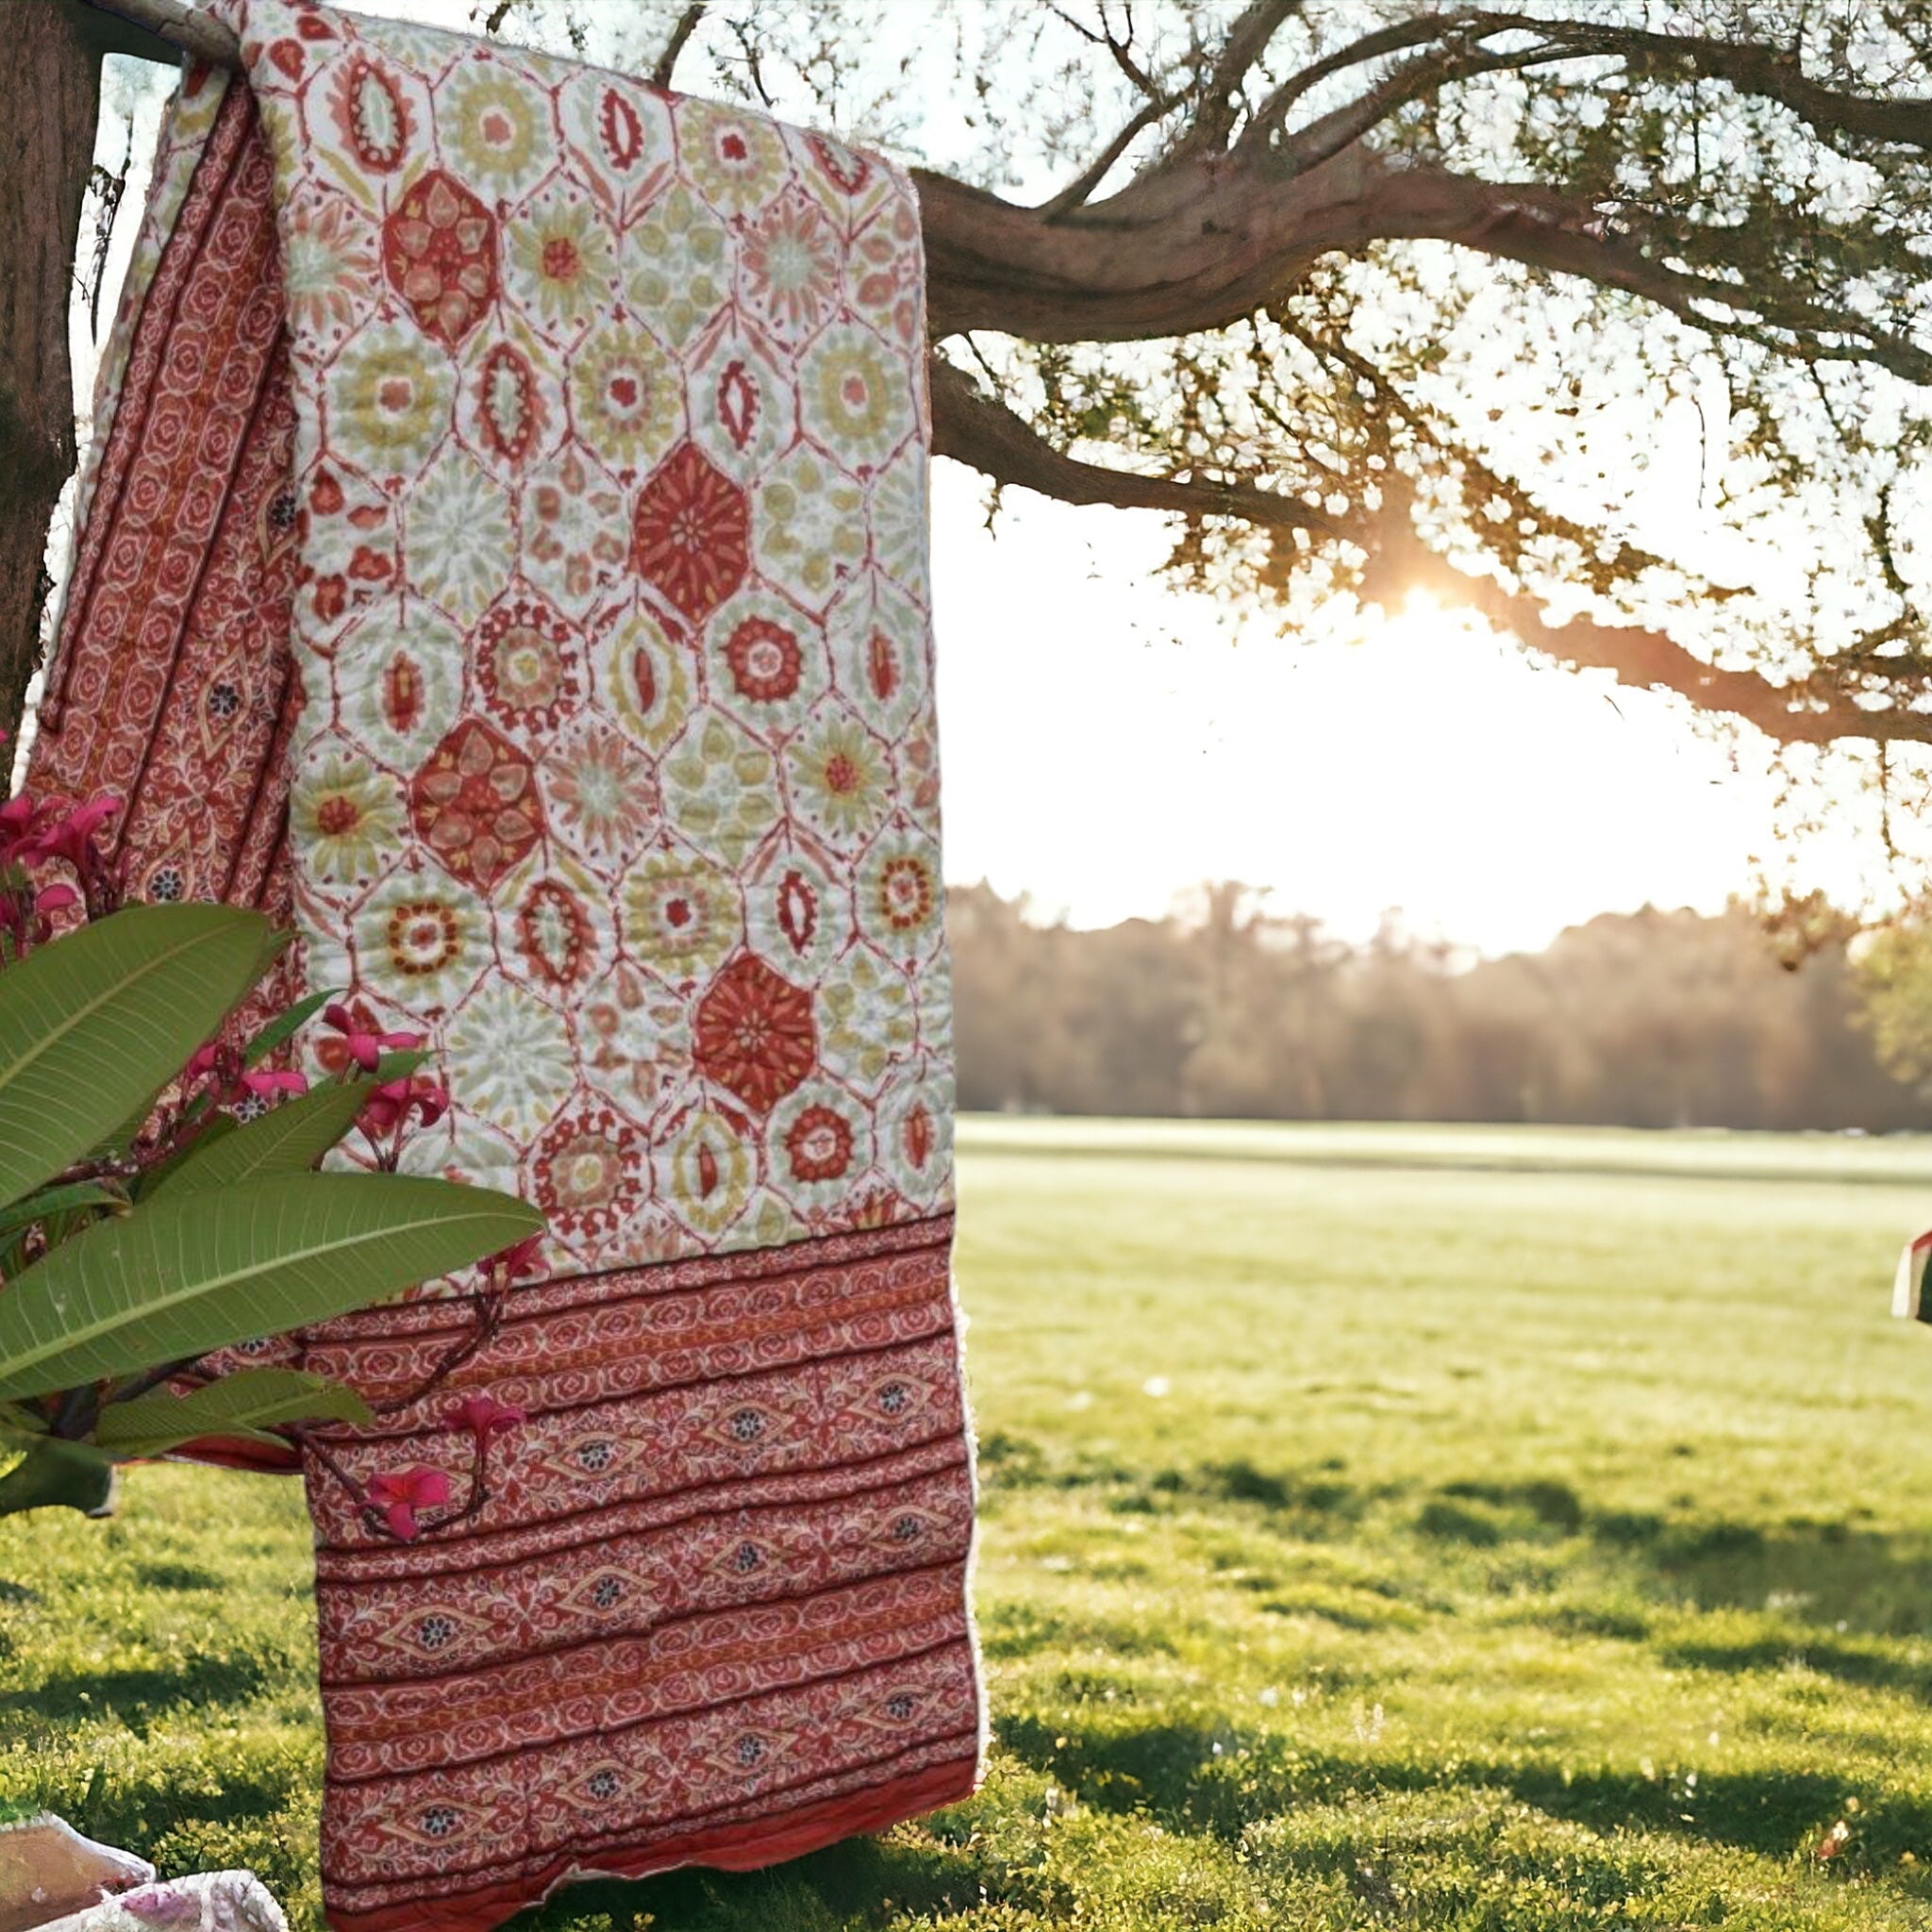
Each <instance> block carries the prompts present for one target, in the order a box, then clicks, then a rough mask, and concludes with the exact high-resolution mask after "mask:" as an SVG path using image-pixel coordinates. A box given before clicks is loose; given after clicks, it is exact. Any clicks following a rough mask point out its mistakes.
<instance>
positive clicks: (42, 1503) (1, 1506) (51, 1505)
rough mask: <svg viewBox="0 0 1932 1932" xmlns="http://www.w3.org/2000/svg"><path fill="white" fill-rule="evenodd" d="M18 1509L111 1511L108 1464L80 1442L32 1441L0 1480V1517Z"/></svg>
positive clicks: (111, 1478) (101, 1513)
mask: <svg viewBox="0 0 1932 1932" xmlns="http://www.w3.org/2000/svg"><path fill="white" fill-rule="evenodd" d="M23 1509H78V1510H79V1511H80V1513H81V1514H82V1515H83V1516H111V1515H113V1513H114V1465H113V1464H112V1463H111V1462H108V1461H107V1460H106V1459H105V1458H103V1457H102V1456H101V1454H100V1452H99V1451H98V1450H97V1449H94V1448H92V1446H91V1445H90V1444H88V1443H86V1442H62V1441H55V1440H53V1439H52V1438H49V1439H48V1440H46V1441H40V1442H36V1443H35V1444H34V1445H33V1447H32V1448H31V1449H29V1450H28V1451H27V1452H26V1454H25V1456H23V1457H21V1459H20V1460H19V1461H18V1462H17V1463H15V1464H14V1466H13V1467H12V1468H11V1469H9V1470H8V1472H7V1474H5V1475H4V1476H0V1516H14V1515H17V1514H18V1513H19V1512H20V1511H21V1510H23Z"/></svg>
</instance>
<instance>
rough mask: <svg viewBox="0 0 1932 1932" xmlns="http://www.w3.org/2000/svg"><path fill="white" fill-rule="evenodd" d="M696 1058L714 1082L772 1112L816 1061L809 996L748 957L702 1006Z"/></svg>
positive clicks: (695, 1027) (696, 1020)
mask: <svg viewBox="0 0 1932 1932" xmlns="http://www.w3.org/2000/svg"><path fill="white" fill-rule="evenodd" d="M691 1058H692V1059H693V1061H694V1062H695V1064H696V1066H697V1070H698V1072H699V1073H701V1074H703V1075H704V1076H705V1077H706V1078H707V1079H708V1080H712V1081H715V1082H716V1083H717V1084H718V1085H719V1086H720V1087H723V1088H724V1090H725V1091H727V1092H729V1093H732V1094H735V1095H736V1096H737V1097H738V1098H739V1099H740V1100H741V1101H742V1102H743V1103H744V1105H745V1106H746V1107H748V1108H751V1109H752V1111H753V1112H755V1113H769V1112H770V1111H771V1110H772V1108H774V1107H775V1106H776V1105H777V1104H778V1102H779V1101H781V1100H783V1099H784V1097H785V1096H786V1095H787V1094H788V1093H790V1092H791V1091H792V1090H793V1089H794V1088H796V1087H797V1086H799V1085H800V1084H801V1083H802V1082H803V1081H804V1080H805V1079H806V1078H807V1077H808V1075H809V1074H810V1073H811V1070H812V1068H813V1067H814V1066H815V1065H816V1064H817V1062H818V1033H817V1029H816V1027H815V1026H814V1024H813V1021H812V1010H811V995H810V994H809V993H808V992H807V991H805V990H804V989H803V988H802V987H796V986H793V985H792V984H791V981H790V980H788V979H781V978H780V977H779V976H778V974H775V973H774V972H773V971H772V969H771V968H770V967H769V966H767V965H766V964H765V962H764V961H763V960H762V959H759V958H756V957H755V956H753V955H752V954H749V953H747V954H745V955H744V956H743V957H742V958H738V959H735V960H733V961H732V963H731V964H730V965H729V966H727V967H726V968H725V969H724V972H723V973H721V974H719V975H718V976H717V978H716V979H714V980H713V981H712V982H711V984H710V987H709V989H708V991H707V992H706V994H705V996H704V998H703V999H702V1000H700V1001H699V1002H698V1007H697V1012H696V1014H695V1016H694V1017H693V1020H692V1024H691Z"/></svg>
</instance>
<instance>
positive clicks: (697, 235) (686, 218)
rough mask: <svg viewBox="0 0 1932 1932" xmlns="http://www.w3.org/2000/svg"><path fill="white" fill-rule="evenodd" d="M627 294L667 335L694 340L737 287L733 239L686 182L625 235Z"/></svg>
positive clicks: (673, 339)
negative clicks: (732, 266) (733, 281)
mask: <svg viewBox="0 0 1932 1932" xmlns="http://www.w3.org/2000/svg"><path fill="white" fill-rule="evenodd" d="M625 241H626V246H625V260H626V261H627V262H628V263H629V264H630V271H629V275H627V277H626V279H625V297H626V299H627V300H628V301H629V303H630V305H631V307H632V308H634V309H635V310H636V311H637V312H638V313H639V314H640V315H648V316H650V317H651V319H652V320H653V321H654V322H656V323H657V324H658V326H659V327H660V328H662V329H663V331H664V333H665V336H666V338H667V340H669V341H674V342H686V341H691V338H692V337H693V336H695V335H696V334H697V332H698V329H699V328H700V326H701V325H703V324H705V323H706V322H708V321H709V319H710V318H711V317H712V316H714V315H715V314H717V312H718V310H719V309H720V308H722V307H723V306H724V298H725V297H726V296H727V295H728V294H729V293H730V292H731V271H730V267H729V260H730V251H731V238H730V234H729V231H728V230H727V229H726V228H725V227H724V225H723V223H721V222H720V221H719V220H718V218H717V216H716V215H714V214H713V213H712V212H711V211H710V209H709V208H706V206H705V205H704V203H703V202H701V201H699V200H698V198H697V197H696V196H695V195H694V194H692V193H691V191H690V190H689V189H687V188H685V187H684V186H683V185H682V184H681V183H680V184H679V185H678V186H677V187H675V188H673V189H672V191H671V192H670V193H669V194H667V195H665V196H664V198H663V199H662V200H661V201H659V202H658V205H657V206H656V207H655V208H653V209H652V210H651V212H650V214H649V216H648V217H647V218H646V219H645V220H643V221H642V222H640V223H639V224H638V225H637V226H636V227H634V228H632V229H631V230H630V232H629V234H628V236H627V237H626V238H625Z"/></svg>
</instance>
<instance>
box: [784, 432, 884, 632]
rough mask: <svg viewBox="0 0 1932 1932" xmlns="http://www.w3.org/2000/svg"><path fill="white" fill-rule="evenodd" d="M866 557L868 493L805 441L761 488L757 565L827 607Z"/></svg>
mask: <svg viewBox="0 0 1932 1932" xmlns="http://www.w3.org/2000/svg"><path fill="white" fill-rule="evenodd" d="M864 562H865V492H864V491H862V490H861V489H860V488H859V487H858V484H857V483H855V482H853V481H852V479H851V478H850V477H849V476H845V475H841V473H840V472H839V471H838V470H836V469H834V468H833V467H832V466H831V465H830V464H829V463H827V462H825V461H824V458H820V457H816V456H814V455H813V454H812V453H811V451H810V450H809V449H808V448H807V447H806V445H804V444H803V443H801V444H800V445H799V446H798V447H797V448H796V449H794V450H792V451H791V452H790V453H789V454H788V455H786V456H785V457H782V458H780V459H779V460H778V462H777V463H776V464H775V465H774V468H773V469H772V472H771V474H770V475H768V476H767V477H766V478H765V480H764V482H763V483H762V484H761V485H760V486H759V488H758V567H759V571H760V573H761V575H765V576H767V577H769V578H771V579H772V581H773V582H774V583H775V584H777V585H779V586H780V587H781V588H782V589H783V590H785V591H789V592H790V593H791V595H792V596H793V598H794V599H795V600H796V601H797V602H798V603H800V604H803V605H804V606H805V607H806V608H808V609H809V610H815V611H823V610H824V608H825V606H826V604H827V603H829V602H830V601H831V599H832V597H833V596H834V594H835V593H836V592H837V591H838V589H839V586H840V584H841V583H842V582H843V581H845V580H846V579H847V578H849V577H851V576H852V575H854V574H855V573H856V572H857V571H858V569H859V568H860V566H861V565H863V563H864Z"/></svg>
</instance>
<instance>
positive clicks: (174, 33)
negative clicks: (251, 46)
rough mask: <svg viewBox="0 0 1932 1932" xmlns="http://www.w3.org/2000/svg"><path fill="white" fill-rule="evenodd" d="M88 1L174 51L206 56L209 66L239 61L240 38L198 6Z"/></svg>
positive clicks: (160, 0)
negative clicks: (150, 35)
mask: <svg viewBox="0 0 1932 1932" xmlns="http://www.w3.org/2000/svg"><path fill="white" fill-rule="evenodd" d="M88 4H89V5H90V6H92V7H96V8H99V9H100V10H101V11H102V12H103V13H115V14H119V15H120V17H121V18H122V19H123V20H125V21H131V22H132V23H133V24H134V25H136V26H138V27H141V28H142V30H143V31H145V32H147V33H150V34H152V35H154V36H155V38H156V39H157V40H160V41H164V42H167V44H168V45H169V46H170V47H172V48H174V49H175V52H177V53H181V54H188V55H192V57H193V58H195V59H197V60H205V61H207V62H208V65H209V66H210V67H235V68H239V67H240V66H241V65H242V42H241V41H240V39H239V38H238V37H237V36H236V34H235V32H234V31H233V29H232V28H229V27H226V26H225V25H223V24H222V23H221V22H220V21H218V20H217V19H215V17H214V16H213V15H212V14H209V13H204V12H203V11H202V10H201V8H198V7H188V6H184V5H183V4H182V0H88ZM155 58H159V56H158V55H157V56H156V57H155Z"/></svg>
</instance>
